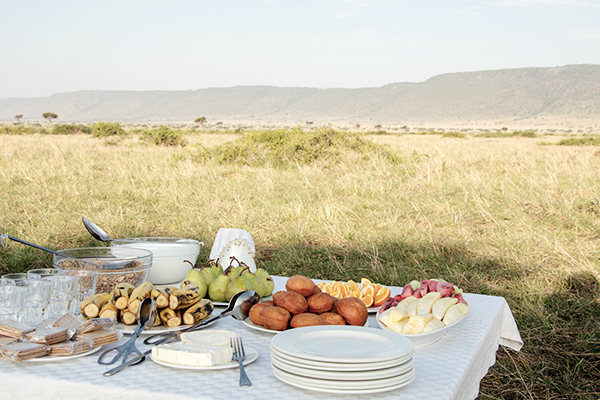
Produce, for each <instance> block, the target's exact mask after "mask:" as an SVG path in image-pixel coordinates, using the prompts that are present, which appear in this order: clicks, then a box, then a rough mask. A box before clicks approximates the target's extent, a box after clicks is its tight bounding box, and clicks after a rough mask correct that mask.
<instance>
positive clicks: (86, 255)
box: [53, 247, 152, 293]
mask: <svg viewBox="0 0 600 400" xmlns="http://www.w3.org/2000/svg"><path fill="white" fill-rule="evenodd" d="M58 252H59V253H62V254H64V255H66V256H70V257H73V258H69V257H64V256H61V255H57V254H55V255H54V256H53V264H54V268H56V269H59V270H92V271H96V273H97V274H98V281H97V283H96V293H110V292H111V291H112V290H113V288H114V287H115V286H116V285H117V284H119V283H121V282H127V283H130V284H132V285H133V286H135V287H137V286H139V285H140V284H141V283H142V282H144V281H146V280H147V279H148V274H149V273H150V268H152V252H150V251H148V250H144V249H135V248H129V249H123V250H121V251H119V252H118V253H115V252H114V251H113V249H112V248H110V247H79V248H74V249H63V250H59V251H58ZM103 266H107V267H108V268H103Z"/></svg>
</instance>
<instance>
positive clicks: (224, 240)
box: [210, 228, 256, 272]
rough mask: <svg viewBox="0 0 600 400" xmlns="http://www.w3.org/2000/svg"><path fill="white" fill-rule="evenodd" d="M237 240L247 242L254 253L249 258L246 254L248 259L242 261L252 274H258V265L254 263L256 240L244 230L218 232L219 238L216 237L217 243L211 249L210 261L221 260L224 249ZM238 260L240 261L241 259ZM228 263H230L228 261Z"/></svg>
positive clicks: (228, 229) (222, 230)
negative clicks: (220, 256)
mask: <svg viewBox="0 0 600 400" xmlns="http://www.w3.org/2000/svg"><path fill="white" fill-rule="evenodd" d="M236 239H238V240H245V241H246V242H247V243H248V246H249V247H250V250H251V252H252V254H251V257H248V255H245V254H244V255H243V256H246V257H247V258H246V259H243V258H242V259H241V260H240V261H244V262H245V263H246V264H247V265H248V266H249V267H250V271H251V272H256V264H255V263H254V253H256V249H255V247H254V240H252V235H251V234H250V233H248V232H246V231H245V230H243V229H231V228H221V229H219V231H218V232H217V236H216V237H215V242H214V243H213V246H212V248H211V249H210V259H211V260H216V259H217V258H219V255H220V254H221V251H223V249H225V247H227V245H228V244H229V243H231V241H234V240H236ZM236 258H238V259H240V257H236ZM227 262H229V261H228V260H227Z"/></svg>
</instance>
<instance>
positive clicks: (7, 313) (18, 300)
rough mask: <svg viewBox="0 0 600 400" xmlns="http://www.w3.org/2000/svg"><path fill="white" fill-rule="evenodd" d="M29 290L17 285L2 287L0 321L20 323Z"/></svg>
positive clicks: (0, 289) (0, 290)
mask: <svg viewBox="0 0 600 400" xmlns="http://www.w3.org/2000/svg"><path fill="white" fill-rule="evenodd" d="M26 294H27V290H26V289H25V288H23V287H20V286H16V285H3V286H0V320H5V319H9V320H13V321H18V320H19V317H20V315H21V309H22V308H23V302H24V300H25V295H26Z"/></svg>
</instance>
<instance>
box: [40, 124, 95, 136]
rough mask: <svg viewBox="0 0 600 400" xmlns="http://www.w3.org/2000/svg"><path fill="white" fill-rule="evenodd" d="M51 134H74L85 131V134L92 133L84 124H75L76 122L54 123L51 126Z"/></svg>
mask: <svg viewBox="0 0 600 400" xmlns="http://www.w3.org/2000/svg"><path fill="white" fill-rule="evenodd" d="M50 133H51V134H53V135H74V134H81V133H85V134H87V135H89V134H91V133H92V129H91V128H90V127H89V126H86V125H76V124H63V125H54V127H53V128H52V132H50Z"/></svg>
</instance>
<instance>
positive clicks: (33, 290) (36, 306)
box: [17, 279, 52, 326]
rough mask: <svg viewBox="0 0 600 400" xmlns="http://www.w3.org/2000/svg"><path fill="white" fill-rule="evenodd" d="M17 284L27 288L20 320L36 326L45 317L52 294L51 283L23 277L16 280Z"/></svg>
mask: <svg viewBox="0 0 600 400" xmlns="http://www.w3.org/2000/svg"><path fill="white" fill-rule="evenodd" d="M17 286H20V287H23V288H25V289H26V290H27V293H26V295H25V300H24V303H23V308H22V309H21V318H20V320H21V322H25V323H26V324H28V325H32V326H36V325H37V324H39V323H40V322H42V321H43V320H44V319H45V318H46V312H47V311H48V303H49V302H50V295H51V294H52V283H50V282H47V281H43V280H40V279H25V280H22V281H20V282H17Z"/></svg>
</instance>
